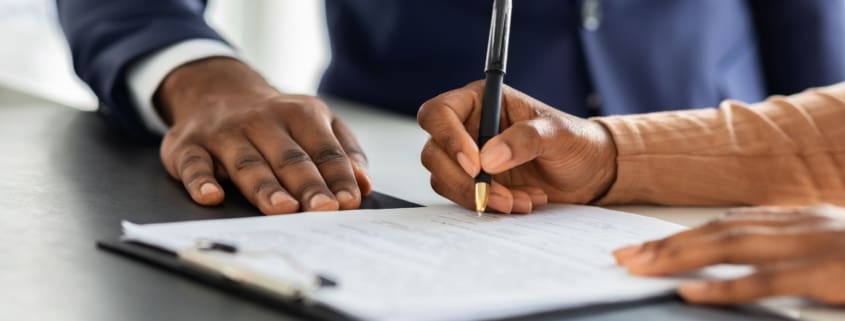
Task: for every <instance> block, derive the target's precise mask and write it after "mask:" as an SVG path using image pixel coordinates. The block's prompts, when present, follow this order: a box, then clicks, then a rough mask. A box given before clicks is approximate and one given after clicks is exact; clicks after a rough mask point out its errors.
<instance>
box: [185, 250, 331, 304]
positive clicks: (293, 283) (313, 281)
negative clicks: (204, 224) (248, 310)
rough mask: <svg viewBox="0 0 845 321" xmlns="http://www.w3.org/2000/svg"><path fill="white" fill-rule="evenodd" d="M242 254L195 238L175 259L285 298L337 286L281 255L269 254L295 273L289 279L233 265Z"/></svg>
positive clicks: (301, 295) (306, 294) (306, 296)
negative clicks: (235, 257) (235, 256)
mask: <svg viewBox="0 0 845 321" xmlns="http://www.w3.org/2000/svg"><path fill="white" fill-rule="evenodd" d="M244 254H245V253H244V252H243V251H239V249H238V247H237V246H235V245H231V244H227V243H224V242H219V241H214V240H208V239H199V240H197V241H196V242H195V244H194V246H193V247H191V248H188V249H185V250H182V251H179V253H177V255H178V256H179V259H181V260H183V261H184V262H186V263H188V264H191V265H194V266H196V267H198V268H202V269H205V270H208V271H212V272H214V273H218V274H220V275H222V276H223V277H225V278H227V279H229V280H231V281H233V282H236V283H240V284H244V285H248V286H252V287H255V288H258V289H260V290H264V291H267V292H270V293H272V294H275V295H278V296H281V297H284V298H288V299H295V300H305V299H307V298H308V295H309V294H311V293H314V292H315V291H317V290H319V289H320V288H323V287H333V286H336V285H337V283H336V282H334V281H332V280H330V279H328V278H326V277H323V276H320V275H319V274H317V273H314V272H312V271H309V270H308V269H306V268H305V267H304V266H303V265H301V264H299V262H297V261H296V260H295V259H294V258H293V257H291V256H289V255H287V254H285V253H276V252H274V253H273V254H275V255H276V257H278V258H281V259H282V262H284V264H285V266H284V268H287V269H289V270H290V271H293V272H295V274H296V276H295V277H292V278H290V279H280V278H278V277H274V276H271V275H268V274H267V273H264V272H262V271H260V270H259V269H255V268H250V267H249V266H247V265H245V264H236V263H237V261H234V260H233V259H232V256H234V255H244Z"/></svg>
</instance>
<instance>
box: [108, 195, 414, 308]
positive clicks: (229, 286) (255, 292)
mask: <svg viewBox="0 0 845 321" xmlns="http://www.w3.org/2000/svg"><path fill="white" fill-rule="evenodd" d="M411 207H421V205H418V204H414V203H411V202H408V201H404V200H401V199H398V198H395V197H392V196H389V195H385V194H382V193H378V192H373V193H372V194H370V195H369V196H367V197H365V198H364V200H363V201H362V202H361V207H360V208H361V209H388V208H411ZM97 247H98V248H99V249H101V250H104V251H108V252H111V253H115V254H118V255H122V256H125V257H128V258H130V259H134V260H137V261H140V262H143V263H146V264H150V265H152V266H155V267H158V268H163V269H165V270H168V271H170V272H173V273H177V274H180V275H182V276H185V277H188V278H190V279H192V280H194V281H198V282H201V283H204V284H206V285H210V286H212V287H215V288H218V289H220V290H223V291H226V292H229V293H233V294H237V295H238V296H239V297H243V298H246V299H248V300H252V301H255V302H257V303H260V304H263V305H265V306H268V307H270V308H273V309H276V310H279V311H281V312H285V313H292V314H296V315H299V316H304V317H308V318H314V319H319V320H327V321H341V320H343V321H347V320H358V319H356V318H355V317H353V316H351V315H348V314H345V313H343V312H341V311H338V310H336V309H334V308H332V307H330V306H326V305H322V304H319V303H313V302H305V301H302V300H298V299H291V298H286V297H283V296H280V295H278V294H275V293H271V292H269V291H264V290H261V289H259V288H256V287H252V286H249V285H245V284H241V283H238V282H234V281H232V280H230V279H229V278H226V277H225V276H223V275H220V274H218V273H215V272H213V271H209V270H205V269H202V268H198V267H196V266H194V265H191V264H189V263H186V262H184V261H181V260H179V259H178V257H177V256H176V254H174V253H171V252H168V251H164V250H161V249H158V248H155V247H151V246H148V245H144V244H140V243H135V242H123V241H120V240H117V239H115V240H100V241H97Z"/></svg>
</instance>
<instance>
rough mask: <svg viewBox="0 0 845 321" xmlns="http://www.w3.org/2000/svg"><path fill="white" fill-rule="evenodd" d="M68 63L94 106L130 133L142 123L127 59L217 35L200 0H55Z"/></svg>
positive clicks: (136, 133)
mask: <svg viewBox="0 0 845 321" xmlns="http://www.w3.org/2000/svg"><path fill="white" fill-rule="evenodd" d="M57 4H58V11H59V20H60V22H61V25H62V29H63V30H64V33H65V35H66V37H67V40H68V44H69V45H70V49H71V51H72V53H73V64H74V69H75V70H76V72H77V74H78V75H79V77H80V78H82V80H84V81H85V82H86V83H88V85H89V86H90V87H91V89H92V90H93V91H94V92H95V93H96V94H97V97H99V99H100V101H101V106H100V112H101V113H102V114H104V115H105V116H107V119H109V120H110V122H111V123H112V124H113V125H115V126H116V127H118V128H121V129H123V130H125V131H126V132H127V133H128V134H130V135H132V136H136V137H142V136H145V135H146V134H147V132H148V129H147V128H146V127H145V126H144V124H143V123H142V121H141V117H139V115H138V112H137V111H136V110H135V109H134V108H133V105H134V103H133V99H132V97H131V95H130V93H129V91H130V90H129V88H128V86H127V79H126V76H127V72H128V69H129V67H130V66H131V65H132V63H133V62H137V61H139V60H140V59H142V58H143V57H145V56H147V55H149V54H151V53H153V52H156V51H158V50H161V49H162V48H165V47H168V46H170V45H172V44H175V43H179V42H182V41H185V40H189V39H212V40H215V41H223V40H222V39H221V38H220V36H219V35H218V34H217V33H216V32H214V30H212V29H211V28H210V27H209V26H208V25H207V24H206V23H205V21H204V20H203V8H204V4H205V1H201V0H150V1H131V0H114V1H96V0H59V1H57Z"/></svg>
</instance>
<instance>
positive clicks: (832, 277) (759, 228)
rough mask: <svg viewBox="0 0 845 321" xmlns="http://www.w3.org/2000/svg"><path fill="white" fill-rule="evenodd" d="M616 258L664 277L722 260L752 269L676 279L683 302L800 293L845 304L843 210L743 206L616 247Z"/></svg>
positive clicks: (724, 301) (739, 300)
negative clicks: (730, 275) (717, 277)
mask: <svg viewBox="0 0 845 321" xmlns="http://www.w3.org/2000/svg"><path fill="white" fill-rule="evenodd" d="M613 254H614V256H615V257H616V260H617V262H618V263H619V264H620V265H623V266H625V267H626V268H627V269H628V271H630V272H631V273H633V274H638V275H666V274H673V273H679V272H684V271H689V270H694V269H698V268H701V267H705V266H708V265H713V264H719V263H735V264H752V265H755V266H756V267H757V271H756V272H755V273H753V274H751V275H749V276H746V277H742V278H739V279H735V280H728V281H695V282H691V283H686V284H683V285H681V287H680V289H679V292H680V294H681V296H683V297H684V298H685V299H686V300H688V301H690V302H695V303H706V304H730V303H746V302H751V301H754V300H756V299H759V298H763V297H769V296H805V297H810V298H813V299H816V300H819V301H821V302H825V303H829V304H845V209H843V208H839V207H833V206H819V207H813V208H798V209H795V208H792V209H790V208H771V207H769V208H766V207H762V208H746V209H737V210H732V211H730V212H728V215H727V216H725V217H724V218H721V219H718V220H716V221H713V222H711V223H709V224H706V225H703V226H701V227H698V228H695V229H691V230H687V231H684V232H681V233H678V234H675V235H672V236H670V237H667V238H665V239H662V240H657V241H651V242H646V243H644V244H641V245H634V246H629V247H625V248H622V249H619V250H616V251H615V252H614V253H613Z"/></svg>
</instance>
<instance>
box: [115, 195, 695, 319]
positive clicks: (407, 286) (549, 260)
mask: <svg viewBox="0 0 845 321" xmlns="http://www.w3.org/2000/svg"><path fill="white" fill-rule="evenodd" d="M682 229H683V227H681V226H680V225H676V224H673V223H669V222H665V221H661V220H657V219H654V218H649V217H644V216H638V215H633V214H627V213H622V212H616V211H610V210H605V209H601V208H596V207H588V206H571V205H552V206H546V207H544V208H542V209H541V210H540V211H537V212H535V213H532V214H530V215H484V216H482V217H477V216H476V215H475V213H474V212H471V211H467V210H465V209H461V208H458V207H454V206H438V207H425V208H413V209H391V210H359V211H346V212H333V213H304V214H295V215H286V216H272V217H251V218H241V219H226V220H211V221H195V222H184V223H169V224H149V225H134V224H124V237H125V238H128V239H132V240H136V241H140V242H143V243H147V244H151V245H157V246H159V247H162V248H165V249H168V250H171V251H174V252H178V251H180V250H183V249H185V248H188V247H190V246H192V245H193V244H194V240H196V239H200V238H203V239H214V240H221V241H226V242H229V243H233V244H236V245H237V246H238V247H239V250H240V252H239V254H238V255H234V256H232V257H233V261H236V262H237V263H236V264H237V265H240V266H247V267H249V268H251V269H254V270H259V271H261V272H262V273H268V274H271V275H272V274H273V273H274V271H275V270H279V271H280V272H281V271H282V270H285V269H282V268H279V264H282V263H281V262H282V260H281V259H280V257H281V256H284V255H287V256H289V257H293V258H295V259H296V261H297V262H298V263H299V264H301V265H303V266H304V267H306V268H307V269H309V270H312V271H315V272H318V273H320V274H323V275H326V276H328V277H330V278H331V279H333V280H335V281H337V282H338V283H339V286H338V287H336V288H323V289H321V290H319V291H317V292H316V293H314V294H313V295H312V297H311V298H312V299H313V300H316V301H319V302H323V303H325V304H327V305H330V306H333V307H335V308H338V309H340V310H342V311H345V312H347V313H349V314H351V315H354V316H357V317H360V318H364V319H372V320H476V319H485V318H502V317H508V316H516V315H522V314H526V313H535V312H542V311H547V310H554V309H561V308H567V307H576V306H583V305H588V304H597V303H609V302H619V301H626V300H636V299H643V298H648V297H653V296H657V295H662V294H667V293H669V292H670V291H672V290H673V288H674V286H676V285H677V282H678V280H675V279H668V278H664V279H658V278H641V277H632V276H629V275H628V274H627V273H626V272H625V271H624V270H623V269H622V268H620V267H618V266H616V265H615V264H614V261H613V257H612V255H611V251H612V250H614V249H616V248H619V247H621V246H624V245H629V244H634V243H638V242H642V241H645V240H649V239H654V238H658V237H663V236H666V235H668V234H671V233H674V232H677V231H680V230H682ZM279 277H280V278H281V277H283V275H280V276H279Z"/></svg>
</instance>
